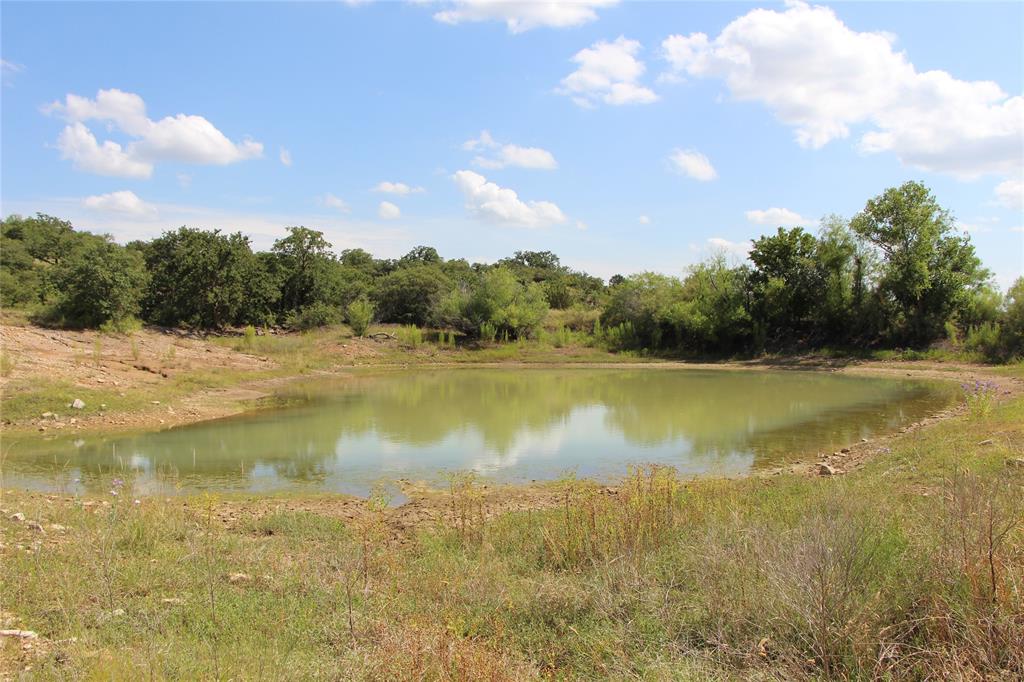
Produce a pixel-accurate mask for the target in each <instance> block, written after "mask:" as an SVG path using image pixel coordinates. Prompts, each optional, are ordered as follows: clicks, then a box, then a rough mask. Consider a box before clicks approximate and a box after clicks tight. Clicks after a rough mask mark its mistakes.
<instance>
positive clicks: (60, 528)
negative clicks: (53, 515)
mask: <svg viewBox="0 0 1024 682" xmlns="http://www.w3.org/2000/svg"><path fill="white" fill-rule="evenodd" d="M67 529H68V527H67V526H62V525H60V524H59V523H51V524H50V530H55V531H57V532H58V533H63V532H64V531H66V530H67Z"/></svg>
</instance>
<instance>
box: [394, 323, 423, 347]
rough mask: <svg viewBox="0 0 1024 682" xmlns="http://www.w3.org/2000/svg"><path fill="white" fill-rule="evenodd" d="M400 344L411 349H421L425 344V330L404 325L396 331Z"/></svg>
mask: <svg viewBox="0 0 1024 682" xmlns="http://www.w3.org/2000/svg"><path fill="white" fill-rule="evenodd" d="M395 336H397V337H398V342H399V343H401V344H402V345H403V346H407V347H409V348H419V347H420V345H422V343H423V330H422V329H420V328H419V327H417V326H416V325H412V324H410V325H403V326H401V327H399V328H398V329H397V330H395Z"/></svg>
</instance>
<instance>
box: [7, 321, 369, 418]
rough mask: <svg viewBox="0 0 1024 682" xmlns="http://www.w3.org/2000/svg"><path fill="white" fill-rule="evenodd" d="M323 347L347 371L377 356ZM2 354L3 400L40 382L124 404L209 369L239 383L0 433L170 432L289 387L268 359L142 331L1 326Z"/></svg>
mask: <svg viewBox="0 0 1024 682" xmlns="http://www.w3.org/2000/svg"><path fill="white" fill-rule="evenodd" d="M323 345H324V346H325V347H324V348H318V349H317V351H318V352H326V353H330V354H331V355H332V356H335V357H337V358H338V359H339V361H348V362H349V363H352V362H356V361H359V360H360V359H365V360H370V361H372V359H373V358H374V357H376V356H377V355H379V352H380V351H379V350H378V349H377V348H375V347H374V346H376V345H377V344H376V343H375V342H373V341H369V340H355V341H348V342H345V343H343V342H341V341H340V340H325V341H324V344H323ZM0 347H2V349H3V353H4V355H5V357H6V358H9V360H8V361H9V362H10V363H11V365H12V366H11V369H10V370H9V372H8V373H7V375H6V376H0V395H3V396H5V397H7V396H11V395H14V394H17V392H19V391H23V390H31V389H32V388H33V387H35V386H38V385H39V384H40V383H41V382H55V381H56V382H62V383H66V384H69V385H72V386H76V387H81V388H91V389H107V390H112V391H115V392H117V393H119V394H120V395H122V396H124V395H126V392H128V391H143V392H145V391H146V390H147V389H152V390H153V391H154V392H159V390H160V389H161V388H163V387H166V386H168V385H170V384H171V383H172V382H173V380H174V379H176V378H182V377H187V376H188V375H189V374H194V373H200V372H206V371H208V370H211V369H220V370H228V371H231V372H235V373H237V375H238V376H239V377H240V378H239V380H238V383H237V384H235V385H232V386H230V387H227V388H216V389H203V390H195V391H193V392H191V393H188V394H187V395H184V396H180V397H178V398H176V399H174V400H172V401H164V400H161V401H159V402H156V401H150V400H142V399H140V400H139V401H138V404H137V405H135V406H134V407H133V408H132V409H130V410H111V411H108V412H106V413H102V414H98V413H95V412H92V411H89V412H82V413H77V412H74V411H72V410H68V409H63V410H60V411H59V413H60V417H59V419H56V420H55V419H44V418H42V417H41V416H40V415H37V416H33V417H31V418H27V419H18V420H14V419H9V418H5V419H4V420H3V428H4V429H5V430H9V431H30V430H32V431H34V430H47V431H53V430H61V429H72V430H89V429H104V430H117V429H124V430H126V429H143V428H154V429H158V428H169V427H171V426H179V425H182V424H188V423H193V422H197V421H204V420H208V419H217V418H220V417H226V416H230V415H233V414H238V413H240V412H243V411H245V410H247V409H251V407H252V404H253V401H256V400H258V399H260V398H263V397H266V396H268V395H269V394H270V393H271V392H272V391H273V389H274V387H275V386H277V385H279V384H280V383H281V382H282V381H286V380H288V378H282V377H280V376H271V377H268V376H266V375H268V374H273V373H274V372H275V370H279V369H280V368H279V367H278V365H277V363H276V362H274V360H272V359H271V358H268V357H263V356H260V355H254V354H250V353H244V352H239V351H236V350H233V349H231V348H228V347H225V346H222V345H219V344H216V343H212V342H210V341H209V340H207V339H205V338H204V337H203V336H201V335H198V334H192V333H188V332H185V331H181V330H171V329H168V330H161V329H155V328H146V329H143V330H140V331H138V332H135V333H133V334H132V335H130V336H128V335H110V334H101V333H99V332H96V331H69V330H55V329H45V328H41V327H35V326H30V325H29V326H21V325H9V324H3V325H0ZM261 375H262V376H261ZM53 411H54V412H57V411H58V410H56V409H54V410H53ZM0 413H2V410H0ZM71 419H74V421H73V422H72V421H71Z"/></svg>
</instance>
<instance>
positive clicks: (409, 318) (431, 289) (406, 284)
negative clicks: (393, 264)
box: [376, 264, 452, 326]
mask: <svg viewBox="0 0 1024 682" xmlns="http://www.w3.org/2000/svg"><path fill="white" fill-rule="evenodd" d="M451 288H452V284H451V280H449V279H448V276H447V275H445V273H444V271H443V270H442V269H441V268H440V267H438V266H437V265H426V264H419V265H410V266H406V267H402V268H399V269H397V270H395V271H393V272H391V273H389V274H387V275H386V276H384V277H383V278H381V280H380V283H379V284H378V285H377V292H376V299H377V311H378V314H379V317H380V319H381V321H383V322H397V323H399V324H414V325H417V326H423V325H425V324H428V323H429V322H431V321H432V320H433V314H434V311H435V309H436V308H437V306H438V304H439V303H440V301H441V299H442V298H443V297H444V296H445V294H447V293H448V292H449V291H450V290H451Z"/></svg>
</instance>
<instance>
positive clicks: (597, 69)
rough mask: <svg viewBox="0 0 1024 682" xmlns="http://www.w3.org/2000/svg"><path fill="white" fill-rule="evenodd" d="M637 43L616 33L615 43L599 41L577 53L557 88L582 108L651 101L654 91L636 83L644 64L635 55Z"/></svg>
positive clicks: (653, 99)
mask: <svg viewBox="0 0 1024 682" xmlns="http://www.w3.org/2000/svg"><path fill="white" fill-rule="evenodd" d="M639 51H640V43H639V42H637V41H635V40H628V39H627V38H626V37H625V36H619V37H618V38H617V39H616V40H615V41H614V42H611V43H609V42H607V41H604V40H602V41H598V42H596V43H594V44H593V45H591V46H590V47H588V48H584V49H582V50H580V51H579V52H577V53H576V54H575V55H574V56H573V58H572V61H574V62H576V64H578V65H579V66H578V67H577V69H576V70H575V71H573V72H572V73H570V74H569V75H568V76H566V77H565V78H563V79H562V84H561V86H560V87H559V88H558V89H557V90H556V92H558V93H559V94H562V95H567V96H569V97H572V101H573V102H575V103H576V104H578V105H579V106H581V107H585V108H591V107H593V106H595V105H596V104H598V103H599V102H604V103H605V104H612V105H621V104H650V103H651V102H655V101H657V99H658V96H657V95H656V94H655V93H654V91H653V90H651V89H649V88H647V87H644V86H643V85H640V83H639V82H638V81H639V80H640V77H641V76H642V75H643V74H644V71H645V70H646V68H647V67H646V66H645V65H644V63H643V62H642V61H640V60H639V59H637V58H636V55H637V53H638V52H639Z"/></svg>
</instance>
